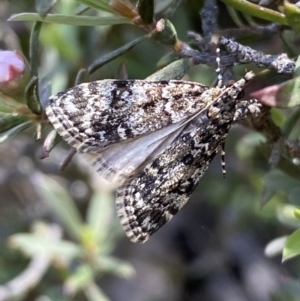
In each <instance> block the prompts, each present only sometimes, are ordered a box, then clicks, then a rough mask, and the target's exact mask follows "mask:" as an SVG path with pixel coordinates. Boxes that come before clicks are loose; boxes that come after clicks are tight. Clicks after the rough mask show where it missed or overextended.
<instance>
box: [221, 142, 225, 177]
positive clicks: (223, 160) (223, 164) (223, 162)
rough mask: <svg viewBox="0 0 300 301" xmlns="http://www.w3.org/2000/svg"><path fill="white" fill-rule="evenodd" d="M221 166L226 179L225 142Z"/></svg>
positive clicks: (222, 148)
mask: <svg viewBox="0 0 300 301" xmlns="http://www.w3.org/2000/svg"><path fill="white" fill-rule="evenodd" d="M221 165H222V174H223V178H224V179H225V178H226V163H225V142H223V143H222V146H221Z"/></svg>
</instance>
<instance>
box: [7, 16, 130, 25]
mask: <svg viewBox="0 0 300 301" xmlns="http://www.w3.org/2000/svg"><path fill="white" fill-rule="evenodd" d="M8 21H40V22H45V23H55V24H64V25H73V26H102V25H115V24H132V23H133V22H132V21H131V20H130V19H128V18H124V17H121V16H111V17H95V16H72V15H58V14H48V15H47V16H46V17H45V18H42V17H41V16H40V15H39V14H36V13H22V14H17V15H13V16H11V17H10V18H9V20H8Z"/></svg>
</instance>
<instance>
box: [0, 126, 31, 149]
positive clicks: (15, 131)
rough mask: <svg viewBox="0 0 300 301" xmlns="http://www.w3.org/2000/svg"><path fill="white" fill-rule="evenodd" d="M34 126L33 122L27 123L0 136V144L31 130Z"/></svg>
mask: <svg viewBox="0 0 300 301" xmlns="http://www.w3.org/2000/svg"><path fill="white" fill-rule="evenodd" d="M31 125H32V122H31V121H26V122H24V123H22V124H20V125H18V126H16V127H14V128H12V129H10V130H8V131H7V132H5V133H3V134H1V135H0V144H1V143H4V142H5V141H7V140H8V139H10V138H12V137H14V136H15V135H17V134H18V133H20V132H22V131H24V130H26V129H27V128H29V127H30V126H31Z"/></svg>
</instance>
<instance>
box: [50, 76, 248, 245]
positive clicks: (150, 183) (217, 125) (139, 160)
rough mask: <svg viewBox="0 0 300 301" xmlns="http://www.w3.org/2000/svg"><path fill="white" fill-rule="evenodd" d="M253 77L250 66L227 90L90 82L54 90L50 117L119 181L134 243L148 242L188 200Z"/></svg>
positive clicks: (123, 217) (120, 204) (124, 220)
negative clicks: (248, 70)
mask: <svg viewBox="0 0 300 301" xmlns="http://www.w3.org/2000/svg"><path fill="white" fill-rule="evenodd" d="M253 76H254V75H253V73H251V72H249V73H247V74H246V75H245V77H244V78H242V79H240V80H239V81H237V82H236V83H234V84H233V85H231V86H230V87H227V88H217V87H216V88H209V87H207V86H203V85H201V84H198V83H194V82H186V81H178V80H171V81H143V80H102V81H96V82H91V83H84V84H81V85H78V86H75V87H73V88H71V89H69V90H66V91H64V92H61V93H58V94H57V95H54V96H51V97H50V99H49V105H48V106H47V108H46V115H47V116H48V119H49V120H50V122H51V123H52V124H53V126H54V128H55V129H56V131H57V132H58V133H59V134H60V135H61V137H62V138H63V139H64V140H65V141H66V142H68V143H69V144H70V145H72V146H73V147H74V148H75V149H76V150H77V151H78V152H80V153H83V155H84V156H85V157H86V158H87V159H88V160H89V161H90V162H91V164H92V165H93V166H94V168H95V169H96V170H97V171H98V172H99V173H100V174H101V175H102V176H103V177H104V178H106V179H107V180H109V181H111V182H112V183H115V184H116V185H117V186H118V188H117V201H116V203H117V211H118V216H119V218H120V221H121V224H122V225H123V228H124V230H125V232H126V234H127V236H128V237H129V238H130V240H131V241H133V242H145V241H146V240H147V239H148V238H149V237H150V235H152V234H153V233H154V232H156V231H157V230H158V229H159V228H160V227H161V226H162V225H164V224H165V223H166V222H168V221H169V220H170V219H171V218H172V217H173V215H174V214H176V213H177V212H178V210H179V209H180V208H181V207H182V206H183V205H184V204H185V203H186V201H187V200H188V199H189V197H190V195H191V193H192V192H193V190H194V189H195V187H196V185H197V183H198V182H199V180H200V179H201V177H202V176H203V174H204V172H205V171H206V169H207V168H208V166H209V164H210V162H211V160H212V159H213V158H214V156H215V155H216V154H217V152H218V151H219V150H220V148H221V146H222V145H223V143H224V140H225V137H226V135H227V133H228V131H229V128H230V126H231V124H232V122H233V119H234V116H235V113H236V111H237V101H236V100H237V98H238V95H239V93H240V92H241V91H242V89H243V87H244V86H245V84H246V82H247V81H248V80H250V79H251V78H252V77H253ZM239 110H240V108H239ZM239 112H240V111H239Z"/></svg>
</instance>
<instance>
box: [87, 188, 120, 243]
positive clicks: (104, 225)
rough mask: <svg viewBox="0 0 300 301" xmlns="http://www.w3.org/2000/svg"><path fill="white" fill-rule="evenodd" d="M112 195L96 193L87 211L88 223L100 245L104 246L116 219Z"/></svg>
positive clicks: (101, 192)
mask: <svg viewBox="0 0 300 301" xmlns="http://www.w3.org/2000/svg"><path fill="white" fill-rule="evenodd" d="M113 204H114V203H113V197H112V193H111V192H108V191H104V190H103V191H100V190H99V191H96V192H95V193H94V195H93V196H92V199H91V200H90V203H89V207H88V209H87V223H88V225H89V226H90V227H91V229H92V230H93V232H94V233H95V236H96V237H97V241H98V243H99V244H104V243H105V240H106V238H107V237H108V236H109V235H110V231H109V230H110V226H111V224H112V221H113V219H114V206H113Z"/></svg>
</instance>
